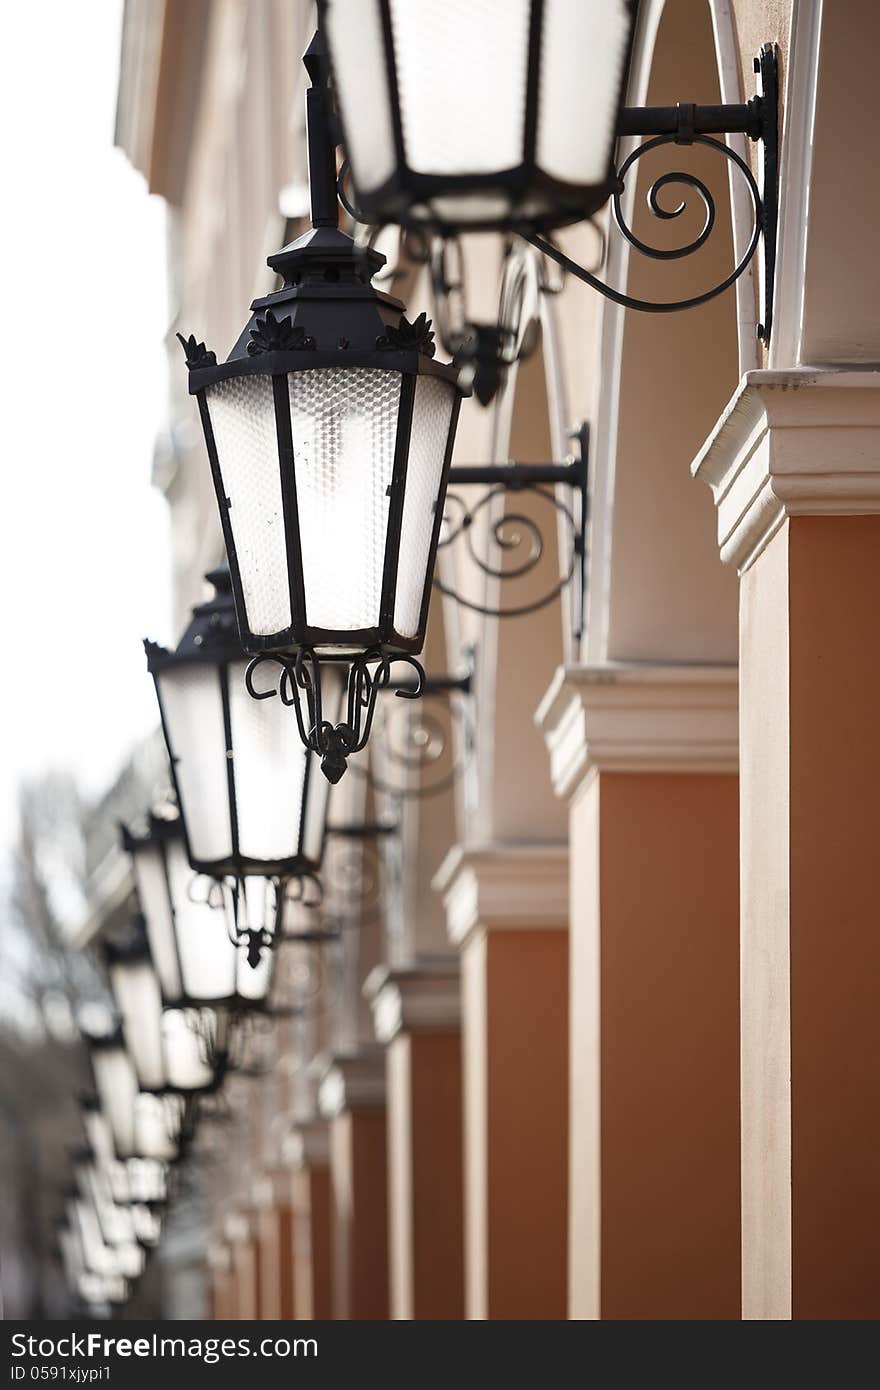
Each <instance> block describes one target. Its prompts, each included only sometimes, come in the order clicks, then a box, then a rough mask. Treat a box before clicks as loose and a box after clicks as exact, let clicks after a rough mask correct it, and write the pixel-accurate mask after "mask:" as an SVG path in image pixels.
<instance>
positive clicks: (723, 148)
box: [525, 135, 764, 314]
mask: <svg viewBox="0 0 880 1390" xmlns="http://www.w3.org/2000/svg"><path fill="white" fill-rule="evenodd" d="M681 143H682V142H681V140H680V139H679V138H678V137H677V136H675V135H655V136H654V137H653V138H652V139H650V140H646V141H645V142H644V144H642V145H639V146H638V147H637V148H636V149H634V150H633V151H632V153H631V154H629V155H628V156H627V158H626V159H625V160H624V162H623V164H622V165H621V166H620V169H619V171H618V186H617V189H616V191H615V193H614V195H613V197H612V200H611V207H612V211H613V214H614V221H615V223H616V224H617V227H618V229H619V231H620V233H621V235H622V236H624V237H625V238H626V240H627V241H628V242H629V244H630V245H631V246H632V247H633V248H634V249H635V250H636V251H638V252H639V253H640V254H641V255H643V256H649V257H651V259H653V260H660V261H671V260H681V259H682V258H683V257H685V256H692V255H693V254H694V252H696V251H699V250H700V248H701V247H702V246H705V244H706V242H707V241H708V239H709V237H710V236H711V235H712V231H713V230H714V228H715V224H716V214H715V199H714V198H713V196H712V193H711V191H710V189H709V188H708V187H707V186H706V184H705V183H703V181H702V179H700V178H698V177H697V175H696V174H692V173H687V172H685V171H684V170H671V171H670V172H668V173H665V174H661V175H660V176H659V177H658V178H656V179H655V180H654V182H653V183H652V184H651V186H650V188H649V189H648V193H647V203H648V207H649V208H650V210H651V212H652V213H653V215H654V216H655V217H658V218H661V219H662V220H663V221H672V220H673V219H675V218H678V217H681V215H682V214H683V213H684V212H685V211H686V210H687V207H688V200H687V197H685V198H683V199H682V200H681V201H680V202H679V203H678V204H677V205H676V206H675V207H672V208H664V207H663V205H662V203H661V202H660V195H661V193H662V192H663V191H664V189H667V188H671V187H679V188H682V189H690V190H691V191H692V192H693V193H696V194H697V196H698V197H699V199H700V201H701V203H702V205H703V210H704V213H705V217H704V220H703V226H702V228H701V229H700V231H699V232H698V234H697V235H696V236H695V237H693V238H692V239H691V240H690V241H689V242H687V243H685V244H684V245H683V246H677V247H673V248H670V249H667V248H661V247H657V246H649V245H648V243H647V242H644V241H642V240H641V238H640V237H637V236H636V234H635V232H634V231H633V229H632V227H630V225H629V223H628V222H627V220H626V218H625V217H624V214H623V209H622V207H621V198H622V195H623V193H624V190H625V184H626V176H627V174H628V173H629V171H630V169H632V167H633V165H634V164H635V163H636V162H637V161H638V160H639V159H641V158H642V156H643V155H645V154H647V153H648V152H649V151H650V150H656V149H659V147H660V146H661V145H680V144H681ZM687 143H688V144H693V145H706V146H708V148H709V149H712V150H716V151H718V152H719V153H720V154H722V155H724V157H725V159H727V160H729V161H730V163H731V164H732V165H733V166H734V168H736V169H737V170H738V171H739V173H740V174H741V175H742V177H743V178H744V179H745V182H746V187H747V188H748V191H749V196H750V198H751V202H752V210H753V213H754V226H753V228H752V235H751V237H750V238H749V242H748V245H747V246H746V249H745V251H744V252H743V254H742V255H741V256H740V258H739V260H738V262H737V263H736V265H735V266H734V268H733V270H732V271H731V272H730V274H729V275H726V276H725V277H724V279H723V280H721V281H719V283H718V284H717V285H713V286H712V287H711V289H708V290H704V291H703V292H702V293H701V294H695V295H691V296H690V297H689V298H687V299H677V300H672V301H668V302H658V301H655V300H649V299H637V298H635V297H633V296H632V295H628V294H623V293H622V292H621V291H620V290H615V289H613V288H612V287H611V286H610V285H606V284H605V282H604V281H603V280H600V279H599V278H598V277H597V276H595V275H593V274H592V272H591V271H589V270H585V269H584V268H583V267H582V266H579V265H578V264H577V262H576V261H573V260H571V258H570V257H568V256H566V255H565V253H564V252H563V251H560V249H559V247H558V246H556V245H555V244H554V243H553V242H552V241H551V240H549V239H548V238H546V237H543V236H539V235H538V234H537V233H526V234H525V236H526V240H527V241H529V242H531V244H532V245H533V246H536V247H537V248H538V250H539V251H541V252H543V254H544V255H545V256H549V257H550V259H551V260H553V261H555V262H556V263H557V265H561V266H562V267H563V268H564V269H565V270H567V271H570V273H571V274H572V275H575V276H577V278H578V279H579V280H583V281H585V283H586V284H588V285H592V287H593V289H596V290H599V292H600V293H601V294H604V295H605V297H606V298H607V299H611V300H613V301H614V303H615V304H621V305H623V307H624V308H627V309H639V310H641V311H642V312H643V313H647V314H672V313H676V312H677V311H679V310H681V309H695V308H696V307H697V306H698V305H700V304H707V303H708V302H709V300H710V299H715V298H716V297H717V296H718V295H719V294H723V293H724V291H725V290H726V289H729V288H730V286H731V285H732V284H734V283H735V282H736V281H737V280H738V279H739V278H740V276H741V275H742V274H743V272H744V271H745V270H746V269H747V267H748V265H749V263H750V261H751V259H752V257H753V256H754V254H755V251H756V249H757V246H758V242H759V240H760V238H761V232H762V230H763V226H764V208H763V204H762V202H761V194H760V191H759V189H758V185H757V183H756V181H755V177H754V175H753V173H752V171H751V169H750V168H749V166H748V164H747V163H746V162H745V160H744V159H743V158H742V157H741V156H740V155H738V154H737V153H736V151H735V150H732V149H731V148H730V146H729V145H725V144H723V143H722V142H721V141H720V140H714V139H713V138H712V137H711V136H709V135H694V136H691V138H690V139H689V140H688V141H687Z"/></svg>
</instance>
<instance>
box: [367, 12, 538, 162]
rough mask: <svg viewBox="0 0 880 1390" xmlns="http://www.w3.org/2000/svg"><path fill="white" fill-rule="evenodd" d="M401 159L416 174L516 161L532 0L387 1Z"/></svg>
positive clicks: (520, 142) (518, 158)
mask: <svg viewBox="0 0 880 1390" xmlns="http://www.w3.org/2000/svg"><path fill="white" fill-rule="evenodd" d="M390 3H391V30H392V34H393V37H394V51H395V56H396V61H397V86H398V92H399V95H400V110H401V119H402V124H403V144H404V153H405V155H406V162H407V164H408V165H409V167H410V168H411V169H414V170H416V171H417V172H418V173H421V174H477V173H483V172H486V171H492V170H498V169H511V168H514V167H515V166H516V165H518V164H521V163H522V159H523V133H524V128H525V109H526V78H527V67H528V37H529V11H530V8H531V5H530V0H480V3H479V4H475V3H474V0H418V3H416V4H413V0H390Z"/></svg>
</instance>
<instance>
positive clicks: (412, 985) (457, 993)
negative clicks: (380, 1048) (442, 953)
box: [364, 959, 461, 1045]
mask: <svg viewBox="0 0 880 1390" xmlns="http://www.w3.org/2000/svg"><path fill="white" fill-rule="evenodd" d="M459 977H460V971H459V965H458V960H457V959H451V960H432V961H430V962H429V961H425V962H424V963H422V962H420V963H418V964H417V965H413V966H411V967H408V968H406V969H398V968H395V967H391V966H387V965H377V966H376V968H375V969H374V970H372V971H371V972H370V974H369V975H368V976H367V979H366V982H365V984H364V995H365V997H366V998H367V999H368V1000H369V1001H370V1007H371V1008H372V1011H373V1028H374V1029H375V1033H376V1038H377V1039H378V1041H379V1042H380V1043H383V1044H386V1045H387V1044H388V1043H390V1042H393V1041H394V1039H395V1038H396V1037H397V1036H398V1035H399V1034H400V1033H457V1032H458V1031H459V1029H460V1028H461V989H460V978H459Z"/></svg>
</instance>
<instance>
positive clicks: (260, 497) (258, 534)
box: [205, 376, 290, 636]
mask: <svg viewBox="0 0 880 1390" xmlns="http://www.w3.org/2000/svg"><path fill="white" fill-rule="evenodd" d="M205 394H206V397H207V401H208V409H209V411H210V415H211V425H212V426H213V430H214V440H215V442H216V445H217V457H218V459H219V462H220V473H221V476H222V479H223V489H224V491H225V493H226V496H227V497H228V498H229V501H230V502H231V504H232V505H231V507H230V511H229V521H230V525H231V526H232V535H233V538H234V540H235V549H236V553H237V556H238V564H239V568H240V572H241V587H242V591H243V593H244V601H245V607H246V609H247V620H248V625H249V627H250V629H251V631H252V632H255V633H257V634H259V635H261V636H268V635H269V634H270V633H273V632H280V631H281V630H282V629H283V628H287V627H289V626H290V594H289V591H288V586H287V542H286V539H285V535H284V511H283V508H282V504H281V483H280V481H279V469H278V434H277V430H276V427H275V407H274V404H273V393H272V380H271V378H270V377H268V376H245V377H235V378H233V379H232V380H231V381H221V382H218V383H217V385H216V386H210V387H208V389H207V391H206V393H205Z"/></svg>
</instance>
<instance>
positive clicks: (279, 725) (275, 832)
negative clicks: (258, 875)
mask: <svg viewBox="0 0 880 1390" xmlns="http://www.w3.org/2000/svg"><path fill="white" fill-rule="evenodd" d="M246 671H247V662H246V661H242V662H236V663H235V664H234V665H232V666H230V668H229V714H230V722H231V725H232V748H233V752H234V755H235V764H234V766H235V804H236V809H237V813H238V845H239V850H240V851H241V853H242V854H243V855H245V856H246V857H248V858H252V859H261V860H273V859H289V858H291V857H293V856H294V855H295V854H297V853H298V849H299V829H300V819H301V815H302V791H303V780H304V778H305V760H306V757H307V754H306V750H305V748H304V747H303V745H302V741H301V739H300V736H299V729H298V728H297V723H296V719H295V718H294V717H293V711H292V710H290V709H288V708H287V706H286V705H283V704H282V703H281V701H280V699H278V698H275V699H273V700H254V699H253V698H252V696H250V695H249V694H248V692H247V689H246V687H245V683H244V677H245V672H246Z"/></svg>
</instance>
